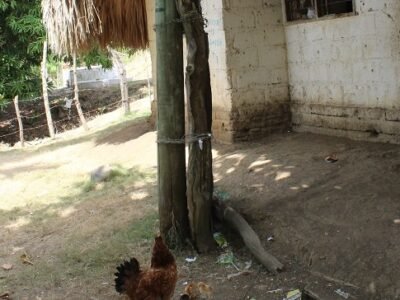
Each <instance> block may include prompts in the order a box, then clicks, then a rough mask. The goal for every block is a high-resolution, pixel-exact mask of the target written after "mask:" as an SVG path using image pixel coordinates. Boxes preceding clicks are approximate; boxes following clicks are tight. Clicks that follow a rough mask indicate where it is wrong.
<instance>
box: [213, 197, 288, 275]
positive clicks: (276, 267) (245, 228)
mask: <svg viewBox="0 0 400 300" xmlns="http://www.w3.org/2000/svg"><path fill="white" fill-rule="evenodd" d="M215 208H216V212H217V216H218V217H219V218H220V219H221V220H223V221H225V222H226V223H228V225H229V226H231V227H232V228H233V229H235V230H236V231H237V232H238V233H239V234H240V236H241V237H242V239H243V242H244V244H245V245H246V247H247V248H249V250H250V252H251V253H252V254H253V255H254V256H255V258H256V259H257V260H258V261H259V262H260V263H261V264H263V265H264V266H265V267H266V268H267V270H268V271H270V272H272V273H277V272H278V271H282V269H283V264H282V263H281V262H279V261H278V260H277V259H276V258H275V257H274V256H272V255H271V254H269V253H268V252H267V251H266V250H265V249H264V248H263V246H262V245H261V241H260V238H259V237H258V235H257V233H256V232H255V231H254V230H253V228H251V226H250V225H249V224H248V223H247V221H246V220H245V219H244V218H243V217H242V216H241V215H240V214H239V213H237V212H236V211H235V210H234V209H233V208H232V207H229V206H226V205H225V204H223V203H222V202H221V201H217V202H216V205H215Z"/></svg>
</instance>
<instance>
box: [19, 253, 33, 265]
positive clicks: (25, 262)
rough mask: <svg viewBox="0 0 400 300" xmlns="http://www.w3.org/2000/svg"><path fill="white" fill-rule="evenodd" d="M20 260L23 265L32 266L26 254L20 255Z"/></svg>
mask: <svg viewBox="0 0 400 300" xmlns="http://www.w3.org/2000/svg"><path fill="white" fill-rule="evenodd" d="M20 259H21V261H22V263H23V264H26V265H31V266H33V262H32V260H31V258H30V257H29V256H28V254H26V253H24V254H22V255H21V257H20Z"/></svg>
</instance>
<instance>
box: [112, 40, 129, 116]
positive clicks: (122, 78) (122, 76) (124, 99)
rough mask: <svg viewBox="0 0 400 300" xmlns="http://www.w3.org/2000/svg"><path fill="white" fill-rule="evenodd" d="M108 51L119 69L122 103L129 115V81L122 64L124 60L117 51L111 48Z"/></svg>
mask: <svg viewBox="0 0 400 300" xmlns="http://www.w3.org/2000/svg"><path fill="white" fill-rule="evenodd" d="M108 51H109V52H110V53H111V57H112V60H113V62H114V65H115V66H116V67H117V69H118V74H119V83H120V88H121V102H122V107H123V108H124V113H125V115H127V114H129V113H130V111H131V108H130V105H129V96H128V81H127V79H126V70H125V66H124V64H123V63H122V60H121V58H120V57H119V54H118V52H117V51H115V50H113V49H111V47H108Z"/></svg>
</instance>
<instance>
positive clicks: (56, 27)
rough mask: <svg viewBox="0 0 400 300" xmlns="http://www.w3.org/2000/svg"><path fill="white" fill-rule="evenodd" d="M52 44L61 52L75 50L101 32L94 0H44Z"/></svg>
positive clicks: (55, 50)
mask: <svg viewBox="0 0 400 300" xmlns="http://www.w3.org/2000/svg"><path fill="white" fill-rule="evenodd" d="M42 12H43V23H44V25H45V27H46V30H47V34H48V39H49V45H50V47H51V48H52V50H53V51H54V52H55V53H57V54H63V53H65V54H71V53H73V52H75V51H77V50H79V49H81V48H83V47H85V46H86V45H87V44H88V43H90V41H91V40H92V38H93V37H94V36H97V35H99V34H101V21H100V18H99V13H98V10H97V8H96V6H95V3H94V0H78V1H77V0H42Z"/></svg>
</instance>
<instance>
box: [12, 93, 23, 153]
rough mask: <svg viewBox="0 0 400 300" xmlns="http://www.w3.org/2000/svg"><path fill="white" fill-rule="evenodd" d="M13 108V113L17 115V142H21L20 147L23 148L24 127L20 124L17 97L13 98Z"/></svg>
mask: <svg viewBox="0 0 400 300" xmlns="http://www.w3.org/2000/svg"><path fill="white" fill-rule="evenodd" d="M14 106H15V113H16V115H17V120H18V126H19V140H20V141H21V147H24V146H25V141H24V126H23V124H22V119H21V114H20V112H19V106H18V96H15V98H14Z"/></svg>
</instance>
